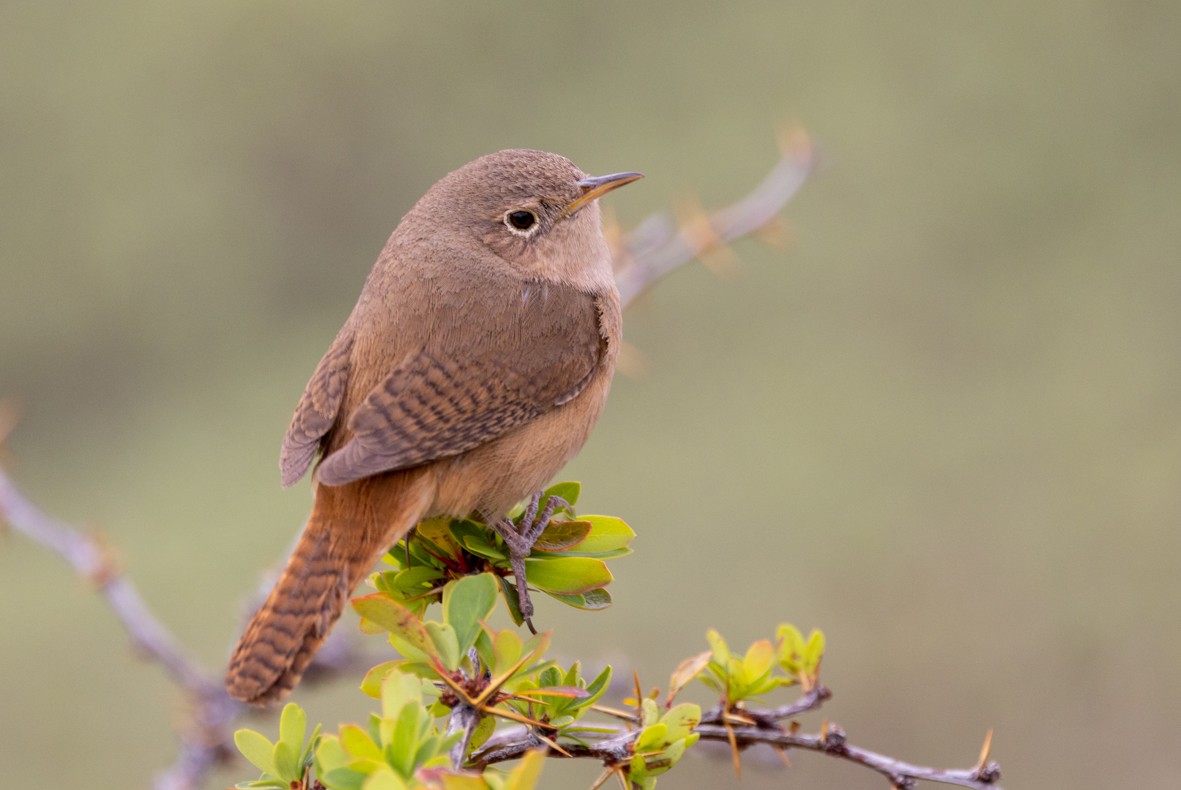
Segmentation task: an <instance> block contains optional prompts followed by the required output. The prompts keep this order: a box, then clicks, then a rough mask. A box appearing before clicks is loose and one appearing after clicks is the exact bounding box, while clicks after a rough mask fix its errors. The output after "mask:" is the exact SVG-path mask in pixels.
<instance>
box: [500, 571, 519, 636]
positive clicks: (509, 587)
mask: <svg viewBox="0 0 1181 790" xmlns="http://www.w3.org/2000/svg"><path fill="white" fill-rule="evenodd" d="M496 583H497V584H498V585H500V594H501V596H502V597H503V598H504V605H505V606H506V607H508V613H509V616H510V617H512V618H513V622H514V623H516V624H517V625H521V624H522V623H524V622H525V617H524V616H523V615H522V614H521V599H520V597H519V596H518V594H517V588H516V587H515V586H514V585H513V584H511V583H510V582H509V580H508V579H506V578H504V577H503V576H497V577H496Z"/></svg>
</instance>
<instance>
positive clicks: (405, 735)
mask: <svg viewBox="0 0 1181 790" xmlns="http://www.w3.org/2000/svg"><path fill="white" fill-rule="evenodd" d="M425 714H426V712H425V711H424V710H423V709H422V708H421V707H420V706H418V705H406V706H404V707H403V708H402V710H401V711H400V712H399V713H398V720H397V723H396V724H395V725H394V735H393V737H392V738H391V739H390V745H391V747H392V748H391V749H390V750H389V751H390V754H389V757H390V764H391V765H393V766H394V768H395V770H397V772H398V773H399V774H401V775H402V776H407V777H408V776H410V775H412V774H413V773H414V753H415V749H414V748H412V747H413V746H414V745H416V744H417V743H418V740H419V719H420V717H422V716H424V715H425Z"/></svg>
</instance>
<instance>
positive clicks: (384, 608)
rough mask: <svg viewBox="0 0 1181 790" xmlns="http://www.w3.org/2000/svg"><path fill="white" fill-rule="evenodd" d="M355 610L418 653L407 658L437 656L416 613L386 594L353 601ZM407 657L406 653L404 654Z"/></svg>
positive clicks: (363, 597)
mask: <svg viewBox="0 0 1181 790" xmlns="http://www.w3.org/2000/svg"><path fill="white" fill-rule="evenodd" d="M353 608H354V609H356V610H357V613H358V614H360V615H361V616H362V617H364V618H365V619H366V620H369V621H370V622H372V623H374V624H375V625H378V626H380V627H381V628H384V629H385V630H387V631H389V632H390V635H391V636H396V637H398V639H399V640H400V641H401V642H403V643H405V644H407V645H409V646H410V647H412V648H414V649H415V650H417V651H418V655H408V656H406V657H407V658H424V657H427V656H435V657H437V654H436V653H435V646H434V642H433V641H432V640H431V638H430V635H429V634H428V633H427V631H426V628H425V627H424V626H423V624H422V621H421V620H419V619H418V618H417V617H416V616H415V615H414V612H412V611H410V610H409V609H407V608H406V607H405V606H403V605H402V604H400V603H398V602H397V601H395V600H393V599H392V598H390V597H389V596H388V595H385V594H384V593H373V594H372V595H364V596H361V597H360V598H354V599H353ZM403 655H405V653H403Z"/></svg>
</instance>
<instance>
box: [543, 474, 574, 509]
mask: <svg viewBox="0 0 1181 790" xmlns="http://www.w3.org/2000/svg"><path fill="white" fill-rule="evenodd" d="M581 493H582V483H579V482H578V481H577V480H567V481H565V482H562V483H554V484H553V485H552V486H550V487H549V488H547V489H545V491H543V492H542V493H541V502H542V506H544V504H545V501H546V500H547V499H549V498H550V497H552V496H556V497H558V498H560V499H564V500H566V504H568V505H570V507H574V506H575V505H577V504H578V497H579V495H580V494H581ZM562 510H565V508H563V509H562ZM558 512H561V511H558ZM567 512H569V511H567Z"/></svg>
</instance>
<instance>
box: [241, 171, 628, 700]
mask: <svg viewBox="0 0 1181 790" xmlns="http://www.w3.org/2000/svg"><path fill="white" fill-rule="evenodd" d="M640 177H641V175H640V174H639V173H616V174H613V175H608V176H599V177H589V176H587V174H586V173H584V172H582V171H581V170H579V169H578V168H577V167H575V166H574V164H573V163H571V162H570V161H569V160H568V159H566V158H564V157H561V156H557V155H556V154H548V153H544V152H542V151H530V150H508V151H500V152H498V153H495V154H489V155H488V156H484V157H481V158H479V159H477V160H475V161H473V162H470V163H468V164H467V165H464V166H463V167H461V168H460V169H458V170H456V171H455V172H453V173H451V174H449V175H447V176H446V177H444V178H443V179H442V180H441V181H439V182H438V183H437V184H435V185H434V186H433V187H431V188H430V190H428V191H427V193H426V194H425V195H424V196H423V197H422V199H420V200H419V201H418V203H417V204H415V206H414V208H412V209H411V210H410V212H409V213H408V214H406V216H405V217H403V218H402V221H401V222H400V223H399V224H398V227H397V229H396V230H395V231H394V233H393V235H392V236H390V240H389V242H388V243H387V244H386V246H385V249H384V250H382V253H381V255H380V256H379V257H378V259H377V263H376V264H375V265H374V267H373V270H372V271H371V272H370V274H369V277H368V279H367V280H366V281H365V287H364V288H363V289H362V291H361V296H360V298H359V299H358V300H357V304H356V306H355V307H354V308H353V312H352V314H351V315H349V317H348V319H347V320H346V321H345V324H344V326H343V327H342V328H341V330H340V332H339V333H338V334H337V336H336V339H335V340H334V341H333V342H332V345H331V346H329V348H328V351H327V353H325V354H324V357H323V358H322V359H321V360H320V364H319V365H317V366H316V370H315V372H314V373H313V374H312V378H311V380H310V381H309V382H308V385H307V389H305V390H304V393H303V397H301V398H300V401H299V405H298V406H297V407H296V410H295V416H294V417H293V418H292V420H291V427H290V428H289V429H288V430H287V436H286V438H285V439H284V440H283V448H282V451H281V453H280V456H279V466H280V470H281V473H282V481H283V485H284V486H290V485H292V484H293V483H295V482H296V481H297V480H299V479H300V478H301V477H302V476H303V475H304V474H305V473H306V472H307V470H308V467H309V466H311V464H312V461H313V459H314V458H315V457H316V455H317V453H319V454H320V456H321V458H320V462H319V465H318V467H317V469H316V471H315V475H314V477H315V481H316V483H317V485H316V489H315V503H314V505H313V507H312V513H311V515H310V516H309V518H308V522H307V526H305V527H304V531H303V534H302V535H301V536H300V539H299V543H298V545H296V547H295V550H294V551H293V552H292V554H291V557H290V559H289V560H288V562H287V567H286V568H285V569H284V571H283V575H282V576H281V577H280V579H279V581H278V582H277V583H276V584H275V588H274V589H273V590H272V591H271V594H270V595H269V596H268V597H267V600H266V602H265V603H263V605H262V608H261V609H259V611H258V612H257V613H256V614H255V615H254V618H253V619H252V620H251V621H250V624H249V625H248V626H247V627H246V631H245V632H244V633H243V635H242V639H241V641H240V642H239V643H238V646H237V648H236V649H235V651H234V655H233V657H232V658H231V659H230V664H229V669H228V671H227V673H226V688H227V689H228V690H229V693H230V694H231V695H232V696H233V697H236V698H237V699H240V700H244V701H247V702H254V703H264V702H269V701H272V700H277V699H279V698H281V697H283V696H284V695H285V694H286V693H287V692H288V691H290V690H291V689H292V688H294V686H295V684H296V683H298V682H299V678H300V676H301V675H302V674H303V671H304V669H305V668H306V667H307V665H308V662H309V661H310V660H311V658H312V655H313V654H314V653H315V652H316V650H317V649H318V648H319V646H320V644H321V643H322V642H323V641H324V638H325V637H326V636H327V634H328V631H329V629H331V628H332V625H333V623H335V622H336V620H337V619H338V618H339V617H340V614H341V611H342V610H343V608H344V605H345V602H346V601H347V599H348V597H349V595H350V593H351V592H352V590H353V589H354V588H355V587H356V586H357V584H358V583H359V582H360V581H361V579H362V578H363V577H364V576H365V575H366V574H367V573H368V572H369V571H370V569H371V568H372V567H373V565H374V564H375V563H376V561H377V560H378V558H379V557H380V556H381V555H382V553H384V552H385V551H386V550H387V549H389V548H390V546H392V545H393V544H394V543H395V542H397V541H398V540H399V539H400V538H401V537H402V536H403V535H405V534H406V533H407V532H408V531H409V530H410V529H411V528H412V527H414V525H415V524H417V523H418V522H419V521H421V520H423V519H424V518H429V517H431V516H436V515H450V516H456V517H462V516H467V515H469V514H471V513H473V512H478V513H480V514H482V515H483V516H484V517H485V518H486V519H487V520H488V523H490V524H496V525H497V530H498V531H499V532H500V533H501V534H502V535H504V537H505V539H506V543H507V544H508V546H509V549H510V553H511V554H512V562H513V568H514V575H515V576H516V583H517V586H518V589H519V590H520V591H521V592H522V603H523V605H524V606H525V607H527V606H528V604H527V595H526V594H525V592H524V590H525V580H524V575H523V568H524V563H523V557H524V556H525V555H526V554H528V552H529V548H530V544H531V542H532V538H534V537H535V533H536V532H537V531H539V529H537V527H538V526H540V525H543V524H544V522H545V521H547V520H548V518H549V516H550V515H551V514H552V505H553V503H552V502H551V503H550V507H547V508H545V510H544V512H543V513H541V515H540V516H537V517H536V518H528V519H526V521H524V522H522V533H524V534H522V533H517V532H515V531H514V530H513V528H512V526H511V522H508V521H505V520H503V519H504V517H505V515H506V514H507V513H508V511H509V509H510V508H511V507H512V506H513V505H514V504H516V503H517V502H519V501H521V500H522V499H524V498H525V497H527V496H529V495H530V494H533V493H534V492H539V491H540V489H541V488H542V487H543V486H544V485H545V484H546V483H547V482H548V481H549V480H550V478H551V477H552V476H553V475H554V474H555V473H556V472H557V471H558V470H559V469H560V468H561V467H562V466H563V465H564V464H565V463H566V462H567V461H568V460H570V458H571V457H573V456H574V454H575V453H577V452H578V450H579V449H581V447H582V445H583V443H584V442H585V441H586V438H587V436H588V435H589V433H590V431H591V428H592V427H593V426H594V424H595V422H596V421H597V420H598V418H599V413H600V412H601V411H602V409H603V404H604V402H605V400H606V398H607V390H608V389H609V388H610V386H611V376H612V373H613V372H614V369H615V358H616V355H617V354H618V353H619V342H620V332H621V326H620V307H619V294H618V292H617V291H616V288H615V279H614V276H613V273H612V266H611V256H610V252H609V251H608V249H607V243H606V241H605V240H604V238H603V232H602V228H601V220H600V214H599V207H598V202H597V198H599V197H600V196H602V195H604V194H606V193H607V192H609V191H611V190H612V189H615V188H616V187H620V186H623V185H624V184H628V183H631V182H632V181H635V180H636V179H638V178H640ZM538 497H539V493H538V494H537V495H535V497H534V500H533V502H532V504H531V508H530V513H531V514H534V515H535V514H536V508H537V506H538V501H537V499H538ZM527 522H531V523H527ZM529 527H533V528H529ZM525 614H526V616H528V614H529V612H528V611H526V612H525Z"/></svg>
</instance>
